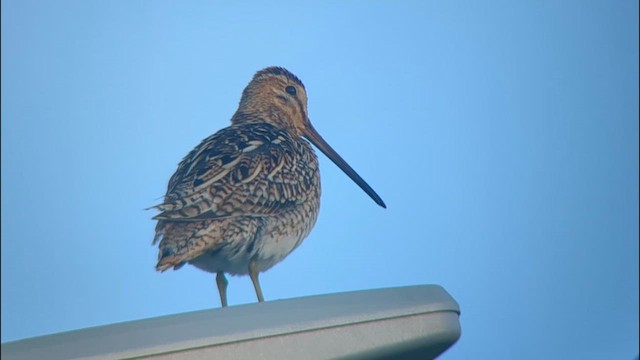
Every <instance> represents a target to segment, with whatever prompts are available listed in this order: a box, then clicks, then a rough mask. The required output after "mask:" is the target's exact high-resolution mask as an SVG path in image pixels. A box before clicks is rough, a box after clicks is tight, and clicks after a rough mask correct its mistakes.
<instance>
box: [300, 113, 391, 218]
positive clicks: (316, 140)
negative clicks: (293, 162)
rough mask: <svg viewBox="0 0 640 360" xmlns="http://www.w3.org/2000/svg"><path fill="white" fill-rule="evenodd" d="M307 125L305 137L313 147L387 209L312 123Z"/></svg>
mask: <svg viewBox="0 0 640 360" xmlns="http://www.w3.org/2000/svg"><path fill="white" fill-rule="evenodd" d="M307 124H308V127H307V128H306V129H305V130H306V131H305V137H306V138H307V139H309V141H311V143H312V144H313V145H315V146H316V147H317V148H318V149H320V151H322V152H323V153H324V154H325V155H326V156H327V157H328V158H329V159H330V160H331V161H333V163H334V164H336V165H338V167H339V168H340V169H341V170H342V171H344V173H345V174H347V175H348V176H349V177H350V178H351V180H353V181H354V182H355V183H356V184H358V186H360V188H361V189H362V190H364V192H366V193H367V195H369V196H370V197H371V198H372V199H373V201H375V202H376V204H378V205H380V206H382V207H383V208H385V209H386V208H387V205H385V203H384V201H382V198H380V196H379V195H378V194H377V193H376V192H375V191H374V190H373V189H372V188H371V186H369V184H367V182H366V181H364V179H363V178H361V177H360V175H358V173H357V172H356V171H355V170H353V169H352V168H351V166H349V164H347V162H346V161H344V159H343V158H342V157H341V156H340V155H338V153H337V152H336V151H335V150H333V148H332V147H331V146H330V145H329V144H327V142H326V141H324V139H323V138H322V136H320V134H318V132H317V131H316V129H314V128H313V126H312V125H311V122H307Z"/></svg>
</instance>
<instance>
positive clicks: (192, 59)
mask: <svg viewBox="0 0 640 360" xmlns="http://www.w3.org/2000/svg"><path fill="white" fill-rule="evenodd" d="M233 3H234V2H230V1H180V2H179V1H169V0H167V1H84V0H82V1H80V0H78V1H66V0H63V1H55V2H53V1H31V0H4V1H2V341H9V340H16V339H21V338H26V337H32V336H37V335H43V334H49V333H55V332H60V331H66V330H72V329H79V328H84V327H89V326H96V325H103V324H109V323H114V322H121V321H127V320H134V319H143V318H149V317H155V316H162V315H167V314H173V313H181V312H187V311H193V310H200V309H206V308H212V307H217V306H219V300H218V295H217V291H216V287H215V281H214V277H213V276H212V275H211V274H207V273H204V272H202V271H200V270H197V269H195V268H192V267H189V266H186V267H184V268H182V269H180V270H179V271H175V272H173V271H170V272H167V273H164V274H160V273H156V272H155V270H154V266H155V263H156V257H157V249H156V248H154V247H152V246H151V240H152V236H153V227H154V222H153V221H152V220H151V217H152V216H153V214H154V213H153V212H152V211H144V210H143V209H144V208H146V207H148V206H150V205H153V204H156V203H157V201H158V198H159V197H161V196H162V195H163V194H164V191H165V188H166V183H167V181H168V179H169V176H170V175H171V174H172V173H173V172H174V171H175V169H176V165H177V163H178V162H179V161H180V160H181V158H182V157H183V156H184V155H185V154H186V153H187V152H188V151H189V150H190V149H191V148H192V147H193V146H195V145H196V144H197V143H198V142H199V141H200V140H201V139H203V138H205V137H206V136H208V135H209V134H211V133H213V132H215V131H217V130H218V129H220V128H222V127H224V126H227V125H228V124H229V118H230V117H231V115H232V114H233V112H234V111H235V109H236V106H237V103H238V101H239V99H240V93H241V91H242V89H243V88H244V86H245V85H246V84H247V83H248V81H249V80H250V78H251V76H252V75H253V74H254V72H255V71H257V70H259V69H261V68H263V67H266V66H269V65H279V66H284V67H286V68H288V69H289V70H291V71H292V72H294V73H295V74H296V75H298V76H299V77H300V78H301V79H302V81H303V82H304V83H305V85H306V87H307V90H308V93H309V111H310V117H311V120H312V121H313V122H314V124H315V126H316V128H317V129H318V131H319V132H320V133H321V134H323V136H324V138H325V139H326V140H327V141H328V142H329V143H330V144H332V145H333V147H334V148H335V149H336V150H338V152H340V153H341V154H342V156H343V157H344V158H345V159H346V160H347V161H348V162H349V163H350V164H351V165H352V166H353V167H354V168H355V169H356V170H357V171H358V172H359V173H360V175H362V176H363V177H364V178H365V179H366V180H367V181H368V182H369V183H370V184H371V185H372V187H373V188H374V189H375V190H376V191H377V192H378V193H379V194H380V195H381V196H382V198H383V199H384V200H385V202H386V203H387V205H388V209H386V210H384V209H382V208H380V207H378V206H377V205H376V204H375V203H374V202H373V201H371V199H369V198H368V197H367V196H366V195H365V194H364V193H363V192H362V191H361V190H360V189H359V188H358V187H357V186H356V185H355V184H354V183H352V182H351V181H350V180H349V179H348V178H347V177H346V176H345V175H344V174H343V173H342V172H341V171H340V170H339V169H338V168H337V167H335V166H334V165H333V164H332V163H331V162H330V161H329V160H328V159H327V158H325V157H324V156H323V155H320V158H321V159H320V166H321V170H322V171H321V172H322V181H323V198H322V207H321V213H320V217H319V220H318V223H317V225H316V227H315V229H314V230H313V231H312V233H311V235H310V236H309V237H308V238H307V239H306V241H305V242H304V243H303V244H302V246H301V247H300V248H298V249H297V250H296V251H295V252H294V253H293V254H291V255H290V256H289V257H288V258H287V259H285V260H284V261H283V262H282V263H280V264H279V265H277V266H276V267H275V268H273V269H271V270H270V271H268V272H267V273H265V274H263V276H262V277H261V280H262V286H263V290H264V293H265V297H266V298H267V299H272V300H273V299H281V298H292V297H298V296H305V295H313V294H324V293H331V292H341V291H350V290H358V289H369V288H381V287H392V286H402V285H414V284H440V285H442V286H444V287H445V288H446V289H447V290H448V291H449V292H450V294H451V295H452V296H453V297H454V298H455V299H456V300H457V301H458V302H459V303H460V307H461V309H462V315H461V324H462V337H461V339H460V341H459V342H458V343H457V344H456V345H455V346H454V347H453V348H452V349H451V350H450V351H448V352H447V353H446V355H444V356H443V357H442V358H443V359H471V358H475V359H480V358H484V359H513V358H518V359H541V358H544V359H565V358H574V359H603V358H611V359H613V358H616V359H630V358H633V357H635V356H636V355H637V353H638V199H639V197H638V2H637V1H611V0H602V1H589V2H584V1H553V0H547V1H493V2H477V1H440V2H435V1H413V2H402V3H400V2H396V1H352V2H348V3H346V2H341V1H330V2H323V4H313V5H304V4H301V2H299V1H289V2H280V3H278V4H272V3H269V4H261V3H258V2H253V3H251V4H247V5H236V4H233ZM254 301H255V294H254V292H253V288H252V286H251V281H250V280H249V279H248V278H247V277H242V278H230V285H229V302H230V303H231V304H242V303H249V302H254Z"/></svg>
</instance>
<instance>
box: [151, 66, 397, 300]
mask: <svg viewBox="0 0 640 360" xmlns="http://www.w3.org/2000/svg"><path fill="white" fill-rule="evenodd" d="M306 109H307V96H306V90H305V88H304V85H303V84H302V82H301V81H300V80H299V79H298V78H297V77H296V76H295V75H293V74H291V73H290V72H289V71H287V70H285V69H283V68H279V67H270V68H266V69H263V70H261V71H259V72H258V73H256V75H255V76H254V77H253V79H252V81H251V82H250V83H249V85H247V87H246V88H245V90H244V91H243V93H242V98H241V100H240V105H239V107H238V110H237V111H236V113H235V114H234V116H233V117H232V119H231V123H232V125H231V126H229V127H227V128H224V129H222V130H220V131H218V132H217V133H215V134H213V135H211V136H209V137H208V138H206V139H204V140H203V141H202V142H201V143H200V144H199V145H198V146H197V147H196V148H195V149H193V150H192V151H191V152H190V153H189V154H187V156H186V157H185V158H184V159H183V160H182V162H180V164H179V165H178V169H177V171H176V172H175V174H174V175H173V176H172V177H171V179H170V180H169V186H168V189H167V193H166V195H165V198H164V202H163V203H162V204H160V205H157V206H155V208H156V209H158V210H159V211H160V213H159V214H158V215H156V216H155V217H154V219H157V220H158V223H157V225H156V235H155V238H154V241H153V243H154V244H155V243H157V242H158V241H159V258H158V264H157V265H156V268H157V269H158V270H159V271H165V270H167V269H169V268H173V269H178V268H180V267H181V266H182V265H184V264H185V263H190V264H192V265H194V266H196V267H198V268H200V269H203V270H205V271H209V272H213V273H216V274H217V277H216V280H217V284H218V290H219V292H220V297H221V302H222V306H226V305H227V301H226V285H227V281H226V279H225V277H224V273H230V274H234V275H240V274H249V275H250V276H251V279H252V281H253V283H254V286H255V289H256V294H257V296H258V300H259V301H263V297H262V291H261V289H260V284H259V281H258V274H259V273H260V272H262V271H265V270H267V269H269V268H271V267H272V266H273V265H275V264H276V263H278V262H279V261H281V260H282V259H284V258H285V257H286V256H287V255H288V254H289V253H291V251H293V250H294V249H295V248H296V247H297V246H298V245H300V243H301V242H302V241H303V240H304V238H305V237H306V236H307V235H308V234H309V232H310V231H311V228H312V227H313V225H314V224H315V221H316V219H317V216H318V211H319V208H320V175H319V170H318V159H317V157H316V155H315V153H314V151H313V149H312V148H311V145H310V144H309V143H308V142H307V141H306V140H304V139H303V137H305V138H307V139H309V140H310V141H311V142H313V143H314V144H315V145H316V146H317V147H318V148H319V149H320V150H322V151H323V152H324V153H325V154H327V156H328V157H329V158H330V159H331V160H333V161H334V162H335V163H336V164H337V165H338V166H340V168H342V169H343V170H344V171H345V172H346V173H347V175H349V176H350V177H351V178H352V179H353V180H354V181H356V183H358V185H359V186H360V187H362V188H363V190H365V191H366V192H367V193H368V194H369V195H370V196H371V197H372V198H373V199H374V200H375V201H376V202H377V203H378V204H379V205H381V206H383V207H384V206H385V205H384V203H383V202H382V199H380V197H379V196H378V195H377V194H376V193H375V192H374V191H373V190H372V189H371V188H370V187H369V186H368V185H367V184H366V182H364V180H362V178H360V177H359V176H358V175H357V174H356V173H355V171H353V169H351V168H350V167H349V166H348V165H347V164H346V162H344V160H342V158H340V156H339V155H337V153H335V151H333V149H331V147H330V146H329V145H328V144H327V143H326V142H324V140H322V138H321V137H320V135H319V134H318V133H317V132H316V131H315V130H314V129H313V126H312V125H311V123H310V122H309V118H308V116H307V110H306Z"/></svg>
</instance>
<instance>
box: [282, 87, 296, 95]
mask: <svg viewBox="0 0 640 360" xmlns="http://www.w3.org/2000/svg"><path fill="white" fill-rule="evenodd" d="M284 90H285V91H286V92H288V93H289V94H291V95H295V94H296V88H295V87H294V86H287V87H286V88H284Z"/></svg>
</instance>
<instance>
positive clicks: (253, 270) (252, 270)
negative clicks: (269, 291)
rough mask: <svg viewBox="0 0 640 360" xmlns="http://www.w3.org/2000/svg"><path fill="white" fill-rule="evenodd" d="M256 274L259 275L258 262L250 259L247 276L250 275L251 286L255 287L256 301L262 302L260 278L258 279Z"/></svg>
mask: <svg viewBox="0 0 640 360" xmlns="http://www.w3.org/2000/svg"><path fill="white" fill-rule="evenodd" d="M258 275H260V271H258V263H257V262H256V261H255V260H251V262H250V263H249V276H250V277H251V281H253V287H254V288H255V289H256V295H257V296H258V302H263V301H264V298H263V297H262V289H260V280H258Z"/></svg>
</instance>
